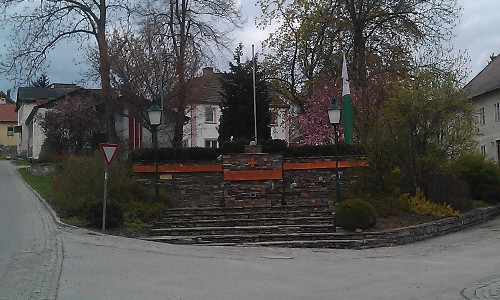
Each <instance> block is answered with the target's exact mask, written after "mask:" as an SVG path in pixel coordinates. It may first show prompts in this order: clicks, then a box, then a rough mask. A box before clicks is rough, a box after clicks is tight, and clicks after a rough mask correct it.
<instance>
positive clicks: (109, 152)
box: [100, 144, 120, 166]
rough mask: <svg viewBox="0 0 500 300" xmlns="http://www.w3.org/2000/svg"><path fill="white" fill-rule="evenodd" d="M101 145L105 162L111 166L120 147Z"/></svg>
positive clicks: (116, 145)
mask: <svg viewBox="0 0 500 300" xmlns="http://www.w3.org/2000/svg"><path fill="white" fill-rule="evenodd" d="M100 145H101V150H102V154H103V156H104V160H106V164H108V166H109V165H111V162H113V158H115V155H116V152H117V150H118V147H120V145H118V144H100Z"/></svg>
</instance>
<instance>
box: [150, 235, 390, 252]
mask: <svg viewBox="0 0 500 300" xmlns="http://www.w3.org/2000/svg"><path fill="white" fill-rule="evenodd" d="M147 240H150V241H156V242H164V243H172V244H191V245H211V246H235V245H240V246H274V247H294V248H308V247H309V248H364V247H365V248H368V247H376V246H381V245H387V244H388V243H387V242H388V241H387V239H386V238H385V237H384V236H381V235H377V234H374V235H373V236H366V235H365V236H360V235H355V234H352V235H351V234H347V235H346V234H338V233H302V234H259V235H251V234H242V235H199V236H177V237H173V236H157V237H150V238H148V239H147ZM356 245H357V246H356Z"/></svg>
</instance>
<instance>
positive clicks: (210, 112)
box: [205, 107, 215, 123]
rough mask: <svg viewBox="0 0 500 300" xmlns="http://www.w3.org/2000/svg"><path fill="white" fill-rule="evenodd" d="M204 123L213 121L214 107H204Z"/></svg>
mask: <svg viewBox="0 0 500 300" xmlns="http://www.w3.org/2000/svg"><path fill="white" fill-rule="evenodd" d="M205 123H215V108H213V107H206V108H205Z"/></svg>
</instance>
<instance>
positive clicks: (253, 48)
mask: <svg viewBox="0 0 500 300" xmlns="http://www.w3.org/2000/svg"><path fill="white" fill-rule="evenodd" d="M252 66H253V71H252V73H253V74H252V75H253V122H254V142H255V144H256V145H257V92H256V88H255V46H254V45H252Z"/></svg>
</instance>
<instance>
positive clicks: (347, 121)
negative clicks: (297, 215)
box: [342, 53, 354, 144]
mask: <svg viewBox="0 0 500 300" xmlns="http://www.w3.org/2000/svg"><path fill="white" fill-rule="evenodd" d="M353 123H354V112H353V108H352V100H351V91H350V88H349V75H348V73H347V62H346V59H345V53H342V128H343V130H344V142H345V143H346V144H352V142H353V132H354V125H353Z"/></svg>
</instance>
